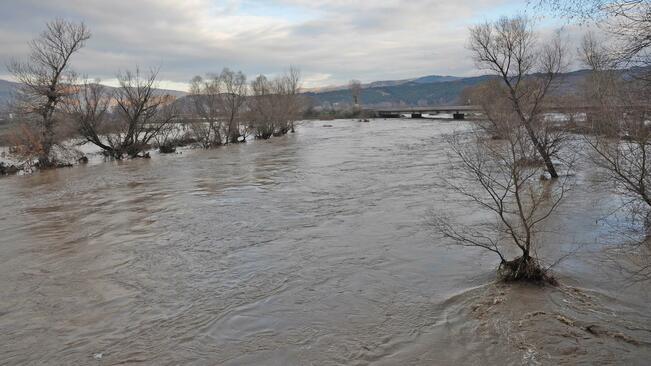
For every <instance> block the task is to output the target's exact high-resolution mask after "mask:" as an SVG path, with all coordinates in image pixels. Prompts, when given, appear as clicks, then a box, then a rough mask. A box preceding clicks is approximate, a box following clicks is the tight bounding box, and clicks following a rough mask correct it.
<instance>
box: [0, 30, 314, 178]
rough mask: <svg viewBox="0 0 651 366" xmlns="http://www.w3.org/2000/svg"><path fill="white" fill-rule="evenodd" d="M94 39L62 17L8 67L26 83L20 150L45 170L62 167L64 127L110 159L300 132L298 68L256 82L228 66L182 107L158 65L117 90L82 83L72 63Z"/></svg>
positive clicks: (121, 77) (131, 75)
mask: <svg viewBox="0 0 651 366" xmlns="http://www.w3.org/2000/svg"><path fill="white" fill-rule="evenodd" d="M89 38H90V32H89V31H88V29H87V28H86V26H85V25H84V24H83V23H80V24H77V23H72V22H68V21H65V20H55V21H53V22H50V23H48V24H47V29H46V30H45V31H44V32H43V33H42V34H41V36H40V37H39V38H38V39H36V40H34V41H33V42H31V43H30V47H31V54H30V57H29V59H28V60H27V61H25V62H17V61H16V62H12V63H11V64H10V65H8V66H9V71H10V72H11V73H12V74H13V75H14V76H15V78H16V79H17V80H18V81H19V82H20V83H21V86H20V89H19V91H18V93H17V96H16V103H15V105H14V107H15V110H16V111H17V112H19V113H20V115H21V117H22V118H23V119H24V120H26V121H29V124H26V125H24V126H23V127H22V128H21V129H20V130H18V131H17V133H16V138H15V139H14V142H15V145H17V147H16V149H17V151H21V152H22V153H23V155H25V156H26V157H27V156H29V157H31V156H34V155H35V156H36V157H38V164H39V166H40V167H42V168H47V167H53V166H57V165H60V164H61V162H60V161H57V156H56V154H54V153H53V151H52V150H53V147H54V146H55V145H57V143H58V142H59V141H61V140H63V139H64V137H63V136H60V135H61V134H60V133H59V130H60V129H61V126H62V125H68V126H71V128H72V130H74V131H75V132H76V134H77V135H78V136H81V137H82V138H83V139H84V140H85V141H86V142H89V143H92V144H94V145H96V146H98V147H99V148H101V149H102V151H103V152H104V153H105V155H106V156H110V157H112V158H116V159H122V158H124V157H138V156H143V154H145V153H144V152H145V151H146V149H148V148H149V147H150V146H151V145H152V144H153V143H156V144H158V145H160V147H161V150H162V149H163V148H166V149H167V148H171V147H173V145H174V144H176V143H179V141H178V140H183V141H196V142H198V143H199V144H200V145H201V146H202V147H204V148H210V147H215V146H219V145H222V144H229V143H237V142H243V141H245V140H246V137H247V136H248V135H250V134H253V135H254V136H255V137H256V138H262V139H267V138H269V137H271V136H278V135H282V134H286V133H288V132H290V131H291V132H294V124H295V121H296V120H297V119H298V118H299V117H300V116H301V115H302V111H303V105H304V103H303V100H302V97H301V96H300V94H299V93H300V83H301V77H300V72H299V71H298V69H296V68H294V67H291V68H290V69H289V71H287V72H286V73H284V74H283V75H281V76H278V77H276V78H274V79H271V80H270V79H267V78H266V77H265V76H262V75H261V76H258V77H257V78H256V79H255V80H254V81H253V82H251V84H250V85H249V84H247V80H246V76H245V75H244V74H243V73H242V72H241V71H238V72H234V71H232V70H230V69H228V68H225V69H224V70H223V71H222V72H221V73H219V74H210V75H206V76H205V77H200V76H197V77H195V78H194V79H193V80H192V81H191V86H190V93H189V96H188V97H187V98H188V100H189V103H185V104H188V105H189V108H185V110H183V108H181V106H182V105H183V103H179V101H177V100H176V98H174V97H172V96H170V95H168V94H165V93H163V92H161V91H160V90H159V89H158V88H157V81H156V79H157V76H158V70H151V71H149V72H147V73H143V72H141V71H140V70H139V69H136V71H135V72H131V71H126V72H122V73H120V74H118V76H117V80H118V84H119V85H118V87H116V88H109V87H106V86H104V85H101V84H100V80H93V81H90V80H88V79H85V80H81V79H80V78H79V77H78V76H77V75H76V74H75V73H74V72H73V71H71V70H70V60H71V57H72V56H73V55H74V54H75V53H77V52H78V51H79V50H80V49H81V48H82V47H83V46H84V45H85V42H86V41H87V40H88V39H89ZM66 137H70V136H69V134H68V136H66Z"/></svg>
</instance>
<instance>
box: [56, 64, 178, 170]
mask: <svg viewBox="0 0 651 366" xmlns="http://www.w3.org/2000/svg"><path fill="white" fill-rule="evenodd" d="M156 76H157V72H156V71H151V72H150V73H149V74H146V75H143V74H142V73H141V72H140V70H136V71H135V72H130V71H127V72H125V73H123V74H120V75H118V82H119V85H120V86H119V87H118V88H115V89H114V90H112V91H111V90H109V89H108V88H107V87H105V86H103V85H101V84H100V83H99V81H98V80H97V81H94V82H89V81H84V82H83V83H82V84H81V85H77V87H76V89H77V92H76V93H75V94H73V95H72V96H71V97H70V98H69V99H68V100H66V103H64V112H65V113H66V115H67V116H68V118H70V119H71V120H72V121H73V123H74V125H75V126H76V127H77V129H78V133H79V135H80V136H81V137H82V138H84V139H85V140H86V141H88V142H90V143H92V144H94V145H96V146H97V147H99V148H101V149H102V151H103V152H104V154H105V155H107V156H110V157H112V158H115V159H122V158H123V157H131V158H134V157H138V156H142V154H143V153H144V151H145V150H146V149H147V148H149V146H150V144H151V142H152V140H153V139H154V138H156V137H157V136H159V135H160V134H161V133H162V132H163V131H166V130H169V129H172V128H173V126H172V122H173V120H174V119H175V118H176V116H177V114H178V113H177V112H176V107H175V105H174V101H175V98H174V97H172V96H170V95H166V94H161V93H158V92H157V89H156Z"/></svg>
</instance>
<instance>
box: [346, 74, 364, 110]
mask: <svg viewBox="0 0 651 366" xmlns="http://www.w3.org/2000/svg"><path fill="white" fill-rule="evenodd" d="M348 87H349V88H350V94H351V96H352V97H353V110H358V109H359V108H360V105H361V104H362V101H361V97H362V82H361V81H359V80H351V81H350V82H349V83H348Z"/></svg>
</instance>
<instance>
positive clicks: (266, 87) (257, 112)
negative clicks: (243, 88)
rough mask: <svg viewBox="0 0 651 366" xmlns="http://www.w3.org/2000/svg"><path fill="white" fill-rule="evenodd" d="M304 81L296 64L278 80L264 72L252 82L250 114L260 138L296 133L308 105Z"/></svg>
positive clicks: (257, 136)
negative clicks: (306, 104)
mask: <svg viewBox="0 0 651 366" xmlns="http://www.w3.org/2000/svg"><path fill="white" fill-rule="evenodd" d="M300 80H301V77H300V72H299V71H298V69H296V68H293V67H292V68H290V70H289V71H288V72H286V73H285V74H283V75H281V76H280V77H277V78H275V79H272V80H269V79H268V78H267V77H265V76H264V75H260V76H258V77H257V78H256V79H255V80H253V81H252V82H251V92H252V95H251V98H250V99H249V117H250V120H251V126H252V128H253V132H254V135H255V137H256V138H259V139H268V138H270V137H271V136H280V135H284V134H286V133H288V132H294V129H295V126H294V124H295V121H296V120H298V118H299V117H300V116H301V114H302V112H303V106H304V101H303V99H302V97H301V95H300Z"/></svg>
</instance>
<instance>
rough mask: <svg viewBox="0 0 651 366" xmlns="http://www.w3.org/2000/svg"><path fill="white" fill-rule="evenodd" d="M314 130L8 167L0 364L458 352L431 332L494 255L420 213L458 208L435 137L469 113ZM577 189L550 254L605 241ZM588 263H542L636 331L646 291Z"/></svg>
mask: <svg viewBox="0 0 651 366" xmlns="http://www.w3.org/2000/svg"><path fill="white" fill-rule="evenodd" d="M325 123H327V124H331V125H332V126H333V127H325V126H324V122H305V123H303V124H302V125H301V126H300V127H299V128H298V130H297V132H296V133H295V134H290V135H288V136H286V137H280V138H272V139H270V140H268V141H251V142H249V143H246V144H239V145H232V146H227V147H224V148H220V149H214V150H209V151H204V150H185V151H183V153H178V154H173V155H158V154H154V155H153V156H152V159H148V160H132V161H124V162H110V161H109V162H91V164H88V165H86V166H78V167H74V168H65V169H57V170H52V171H46V172H41V173H36V174H33V175H31V176H14V177H8V178H3V179H1V180H0V189H1V191H0V204H1V206H0V364H2V365H17V364H34V365H40V364H56V365H67V364H70V365H80V364H97V365H117V364H132V363H134V364H135V363H140V364H142V363H145V364H155V365H181V364H199V365H221V364H224V365H241V364H252V365H339V364H349V365H366V364H373V363H378V364H438V362H436V360H439V362H440V363H441V364H447V363H448V361H450V362H451V360H450V359H449V358H446V357H452V356H451V355H463V354H464V352H465V351H464V349H465V347H466V346H465V345H464V342H463V341H461V340H460V341H459V342H451V341H441V339H442V338H440V337H438V336H437V335H440V334H443V333H445V324H446V322H447V321H449V320H450V316H451V315H450V312H449V310H450V307H454V306H455V305H454V304H458V303H459V300H458V298H459V296H463V294H464V293H466V292H468V291H473V289H477V288H480V287H482V286H485V285H486V284H487V283H490V282H491V281H492V280H493V277H494V270H495V267H496V265H497V258H494V256H492V255H491V254H490V253H485V252H483V251H479V250H475V249H472V248H450V247H449V246H445V245H440V243H438V242H437V239H436V235H434V234H433V233H432V230H431V228H430V227H429V225H428V224H427V223H428V220H429V218H430V215H431V213H432V212H444V211H449V212H455V210H463V209H465V208H464V207H456V206H455V204H454V202H450V201H449V200H446V197H447V196H448V192H447V191H446V190H445V188H444V187H443V186H442V185H441V184H440V178H441V177H442V176H444V175H446V174H447V171H448V170H449V169H450V166H449V164H448V148H447V146H446V144H445V142H444V141H443V138H442V136H443V135H444V134H446V133H449V132H451V131H453V130H455V129H459V128H464V127H465V126H466V124H465V123H466V122H457V121H442V120H401V119H396V120H386V121H385V120H375V121H372V122H371V123H360V122H355V121H333V122H325ZM589 181H590V177H589V176H587V175H585V174H584V175H583V176H582V178H580V179H579V185H581V184H583V185H582V186H580V187H584V188H578V189H577V190H576V192H577V193H576V194H574V195H573V196H572V197H573V198H572V199H571V200H570V201H571V202H570V204H569V205H567V206H564V207H567V208H564V215H565V216H563V217H562V218H559V219H557V220H556V221H557V222H556V223H553V224H554V225H560V226H563V225H565V226H566V228H567V230H569V233H570V234H568V235H564V236H563V237H564V239H562V240H556V241H555V242H554V245H553V246H550V247H549V248H548V249H547V250H546V253H549V254H551V255H552V256H555V257H560V256H562V255H563V254H564V253H566V252H568V251H571V250H572V249H574V248H575V247H576V243H578V242H581V243H585V248H584V250H585V252H586V253H599V252H601V251H603V250H604V245H605V244H598V243H597V240H596V238H598V237H599V235H600V233H601V230H603V228H602V226H603V225H601V224H600V222H599V221H598V219H599V217H600V215H601V214H602V213H603V212H607V210H608V207H605V206H607V205H605V204H604V205H605V206H604V205H601V204H599V203H598V200H596V199H593V198H594V197H597V195H599V196H600V197H603V194H601V193H594V192H593V191H592V190H590V189H588V188H585V187H588V186H589V184H588V183H586V182H589ZM581 182H582V183H581ZM593 195H594V196H593ZM595 202H597V203H595ZM602 206H604V207H602ZM460 212H461V211H460ZM570 221H571V222H570ZM593 258H595V256H590V255H582V256H574V257H571V258H569V259H567V260H566V261H563V262H562V263H561V264H559V265H558V267H557V269H555V270H556V272H557V273H558V275H559V277H560V278H561V280H563V278H565V281H564V282H565V283H570V284H574V285H580V286H581V287H583V288H587V289H589V290H590V291H596V292H599V293H601V294H604V296H610V297H613V298H620V299H624V300H622V302H623V303H624V304H625V305H622V306H625V307H626V309H628V310H629V311H630V312H632V313H634V314H636V315H635V316H636V317H638V318H637V319H641V320H640V321H641V322H643V323H642V324H645V323H646V324H645V325H647V326H648V325H649V324H648V319H649V318H645V317H643V315H640V314H643V313H644V312H645V310H648V305H646V304H648V301H649V294H648V292H646V293H645V292H644V291H639V289H637V290H636V289H634V288H631V289H629V290H621V287H622V286H621V283H622V282H620V280H621V278H620V277H618V276H616V275H612V273H609V272H607V271H606V270H604V269H603V268H602V267H603V266H600V265H599V264H598V262H597V261H596V260H594V259H593ZM620 290H621V293H620V292H619V291H620ZM613 301H614V300H613ZM612 306H613V307H614V306H615V305H612ZM618 306H619V305H618ZM455 314H457V315H456V318H455V319H453V320H454V321H457V322H459V321H461V322H465V319H462V318H463V317H464V316H465V315H463V314H464V313H455ZM459 317H461V318H459ZM468 321H470V320H468ZM465 336H466V337H470V336H471V335H469V334H466V335H465ZM468 341H469V342H470V340H468ZM479 344H481V342H480V343H479ZM487 349H488V348H487ZM644 352H648V348H646V349H645V350H644V351H643V352H642V355H644ZM446 355H447V356H446ZM466 360H468V359H466ZM470 361H472V359H470ZM478 364H481V362H479V363H478Z"/></svg>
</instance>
